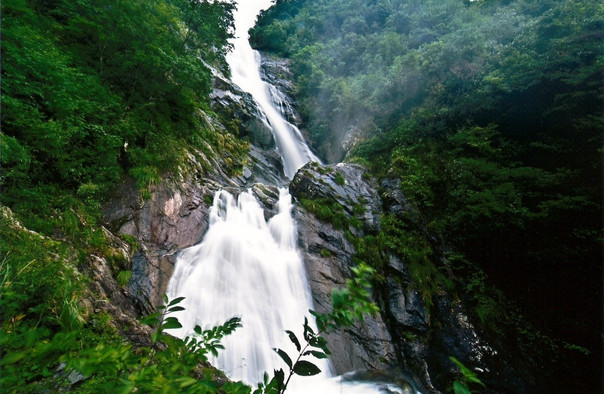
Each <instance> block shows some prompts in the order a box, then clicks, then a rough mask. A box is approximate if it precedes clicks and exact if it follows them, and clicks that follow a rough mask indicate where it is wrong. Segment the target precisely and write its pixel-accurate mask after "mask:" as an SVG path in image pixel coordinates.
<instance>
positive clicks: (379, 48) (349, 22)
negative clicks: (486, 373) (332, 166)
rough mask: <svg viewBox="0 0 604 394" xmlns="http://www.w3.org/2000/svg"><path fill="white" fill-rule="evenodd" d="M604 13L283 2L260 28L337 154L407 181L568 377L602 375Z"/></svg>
mask: <svg viewBox="0 0 604 394" xmlns="http://www.w3.org/2000/svg"><path fill="white" fill-rule="evenodd" d="M603 18H604V9H603V7H602V5H601V4H599V3H597V2H591V1H585V0H561V1H557V0H556V1H554V0H552V1H531V0H526V1H524V0H523V1H520V0H519V1H515V0H505V1H504V0H500V1H497V0H493V1H491V0H478V1H462V0H446V1H431V0H428V1H414V0H405V1H403V0H372V1H355V0H346V1H344V0H341V1H340V0H278V1H277V2H276V6H275V7H273V8H271V9H269V10H268V11H266V12H265V13H264V14H263V16H262V17H261V18H260V20H259V24H258V26H257V27H256V28H255V29H253V30H252V41H253V43H254V44H255V46H256V47H257V48H259V49H260V50H264V51H269V52H272V53H275V54H278V55H280V56H284V57H287V58H289V59H291V67H292V70H293V72H294V75H295V82H296V84H295V91H296V98H297V99H298V105H299V108H300V111H301V113H302V116H303V119H304V127H305V128H306V129H307V130H308V132H309V135H310V136H311V139H312V143H313V144H314V146H315V148H316V150H317V151H318V152H319V153H320V155H321V156H322V157H323V158H324V159H326V160H327V161H331V162H333V161H339V160H341V159H343V158H344V157H346V158H347V159H349V160H359V161H361V162H363V163H365V164H367V165H368V166H370V167H371V168H372V169H373V171H374V172H375V173H376V174H381V175H382V176H389V177H391V176H397V177H399V178H400V179H401V188H402V191H403V192H404V193H405V194H406V195H407V196H408V197H409V198H410V199H411V200H412V201H413V202H414V203H415V204H417V206H419V207H420V209H421V210H422V212H423V213H424V214H425V217H426V220H427V221H428V226H429V228H431V229H432V230H434V231H436V232H437V233H439V234H441V236H442V237H443V238H444V239H445V240H446V242H447V244H448V245H450V247H451V248H452V251H451V255H450V258H449V261H450V264H451V267H452V269H453V270H454V271H455V272H456V274H458V275H460V276H461V277H463V278H465V279H464V280H463V284H462V286H464V287H465V290H467V291H468V293H467V294H468V297H469V298H470V300H471V303H472V304H473V305H474V310H475V313H476V314H477V316H478V317H479V318H480V319H481V320H482V322H483V324H484V325H485V326H486V327H488V329H489V330H491V331H492V332H497V333H499V334H498V335H501V334H502V333H506V334H505V335H508V336H510V337H518V338H520V341H521V342H523V343H525V345H524V346H527V347H528V348H532V350H531V351H532V353H533V354H534V357H536V359H538V360H540V361H539V362H543V363H544V364H543V365H544V368H546V369H548V368H550V369H552V370H553V371H554V373H553V374H552V376H555V377H556V382H552V385H553V387H558V388H559V389H560V390H561V391H564V389H562V387H568V389H569V390H570V388H573V389H574V390H576V389H577V387H579V388H580V390H579V391H584V392H588V391H594V392H595V391H598V390H599V388H600V382H601V371H602V369H601V364H600V362H601V330H602V313H601V312H602V204H601V203H602V130H604V127H603V126H604V124H603V120H604V118H603V114H604V112H603V109H604V106H603V104H604V101H603V100H604V97H603V89H604V85H603V84H602V81H603V80H604V79H603V77H604V76H603V71H604V67H603V66H604V64H603V61H604V57H603V52H602V38H603V36H604V19H603ZM394 227H395V231H398V233H397V234H399V235H402V236H403V237H404V236H406V235H407V236H408V235H409V234H405V232H404V228H396V226H394ZM386 247H390V248H391V250H393V251H395V250H396V248H411V249H414V248H415V250H416V251H417V250H419V251H421V247H419V246H413V245H411V246H409V245H408V243H407V245H400V244H399V245H389V246H386ZM443 269H444V268H443ZM430 275H431V280H433V281H438V280H441V279H439V278H442V275H441V274H439V271H438V269H436V268H435V269H434V270H433V271H432V273H431V274H430ZM487 278H488V279H487ZM493 284H494V285H495V286H496V287H497V288H498V289H499V290H495V289H493V288H491V287H490V286H491V285H493ZM436 288H438V286H436ZM508 304H509V305H508ZM506 305H507V306H506ZM513 305H515V306H513ZM516 307H519V310H516V311H515V312H512V310H515V309H514V308H516ZM520 315H522V316H523V317H521V316H520ZM527 324H528V326H530V327H532V328H527V327H528V326H527ZM529 344H530V345H529ZM588 352H589V355H586V353H588ZM551 360H554V362H553V364H554V365H552V363H551ZM557 385H560V386H557Z"/></svg>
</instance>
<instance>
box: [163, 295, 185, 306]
mask: <svg viewBox="0 0 604 394" xmlns="http://www.w3.org/2000/svg"><path fill="white" fill-rule="evenodd" d="M166 299H167V297H166ZM184 299H185V297H178V298H175V299H173V300H172V301H170V303H169V304H168V306H172V305H176V304H178V303H180V302H181V301H182V300H184ZM166 302H167V301H166Z"/></svg>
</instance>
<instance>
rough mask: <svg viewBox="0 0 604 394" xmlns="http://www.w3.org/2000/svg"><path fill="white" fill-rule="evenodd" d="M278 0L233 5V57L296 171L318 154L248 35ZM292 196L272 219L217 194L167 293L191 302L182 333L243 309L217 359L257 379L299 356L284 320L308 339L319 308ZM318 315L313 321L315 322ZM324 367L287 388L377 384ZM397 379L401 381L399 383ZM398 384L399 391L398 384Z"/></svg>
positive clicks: (251, 204) (320, 390)
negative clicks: (284, 106)
mask: <svg viewBox="0 0 604 394" xmlns="http://www.w3.org/2000/svg"><path fill="white" fill-rule="evenodd" d="M270 4H271V0H242V2H241V3H240V4H239V8H238V11H237V12H236V14H235V21H236V34H237V35H238V38H236V39H235V40H234V41H233V44H234V46H235V47H234V51H233V52H232V54H231V55H230V56H229V57H228V59H227V60H228V62H229V65H230V66H231V70H232V78H233V82H235V83H236V84H237V85H239V86H240V87H241V88H242V89H243V90H245V91H247V92H249V93H251V94H252V96H253V97H254V99H255V100H256V101H257V103H258V105H259V107H260V108H261V109H262V111H263V112H264V113H265V114H266V118H267V120H268V122H269V124H270V125H271V126H272V129H273V133H274V136H275V140H276V142H277V146H278V150H279V153H280V154H281V156H282V158H283V162H284V172H285V175H286V176H287V177H288V178H289V179H291V178H292V177H293V176H294V174H295V172H296V171H297V170H298V169H299V168H300V167H301V166H303V165H304V164H306V163H307V162H308V161H310V160H316V157H315V156H314V155H313V154H312V153H311V152H310V150H309V149H308V147H307V145H306V144H305V142H304V140H303V138H302V136H301V135H300V132H299V131H298V129H297V128H296V127H295V126H293V125H291V124H290V123H288V122H287V121H285V119H284V118H283V116H282V115H281V113H280V112H279V110H278V109H277V107H276V105H279V96H278V95H271V93H270V87H269V85H268V84H266V83H265V82H263V81H262V80H261V79H260V73H259V68H260V66H259V55H258V53H256V52H255V51H253V50H252V48H251V47H250V45H249V43H248V35H247V31H248V30H249V28H251V27H252V25H253V23H254V22H255V15H257V14H258V13H259V12H260V10H262V9H265V8H267V7H268V6H269V5H270ZM291 209H292V203H291V196H290V195H289V193H288V191H287V189H285V188H284V189H281V190H280V197H279V202H278V214H277V215H275V216H273V217H272V218H271V219H270V220H269V221H268V222H267V221H265V219H264V212H263V210H262V208H261V207H260V205H259V203H258V201H257V200H256V199H255V197H254V196H253V195H252V194H251V193H250V192H243V193H241V194H240V195H239V197H238V198H235V197H233V196H232V195H231V194H230V193H228V192H226V191H220V192H218V193H216V195H215V196H214V202H213V206H212V208H211V210H210V225H209V228H208V232H207V233H206V234H205V236H204V238H203V240H202V242H201V244H199V245H196V246H193V247H191V248H188V249H185V250H183V251H182V253H181V254H180V255H179V257H178V260H177V262H176V267H175V270H174V273H173V275H172V278H171V279H170V283H169V285H168V290H167V294H168V297H169V298H170V299H174V298H176V297H181V296H182V297H186V298H185V300H184V301H183V303H182V304H181V305H182V306H184V307H185V308H186V309H185V311H184V312H179V313H178V314H176V315H175V316H176V317H178V319H179V321H180V322H181V324H182V325H183V328H182V329H180V330H174V331H178V332H173V333H174V334H176V335H178V336H180V337H185V336H187V335H191V333H192V332H193V328H194V326H196V325H199V326H201V327H202V328H204V329H208V328H211V327H213V326H216V325H219V324H223V323H224V322H225V321H227V320H228V319H230V318H232V317H234V316H237V317H240V318H241V319H242V326H243V327H241V328H239V329H238V330H236V331H235V333H233V334H231V335H229V336H227V337H225V338H224V339H223V341H222V344H223V345H224V347H225V350H223V351H221V352H220V353H219V356H218V357H217V358H212V359H211V360H210V362H211V363H212V364H213V365H214V366H216V367H217V368H218V369H220V370H222V371H224V372H225V373H226V374H227V376H229V378H231V379H233V380H242V381H243V382H245V383H247V384H249V385H251V386H252V387H255V386H256V385H257V384H258V383H259V382H261V381H262V379H263V374H264V372H268V373H269V375H271V376H272V373H273V370H275V369H279V368H283V369H284V371H286V373H287V371H288V368H287V366H286V365H285V363H284V362H283V361H282V360H281V359H280V358H279V357H278V355H277V354H276V353H275V352H274V351H273V350H272V349H273V348H281V349H283V350H285V351H286V352H287V353H288V354H289V355H290V356H292V359H294V360H295V359H296V357H297V356H296V355H297V353H298V352H297V351H296V348H295V347H294V345H293V344H292V343H291V342H290V340H289V338H288V336H287V334H286V333H285V330H291V331H293V332H295V333H296V335H297V336H298V338H299V339H300V340H301V341H303V335H302V323H303V321H304V316H307V317H309V320H310V321H311V322H312V321H313V320H312V319H311V318H310V316H309V313H308V310H309V309H312V299H311V294H310V287H309V285H308V283H307V280H306V271H305V269H304V264H303V261H302V258H301V256H300V255H299V253H298V251H297V249H296V244H297V239H296V226H295V223H294V220H293V218H292V215H291ZM312 324H313V323H311V325H312ZM309 361H312V362H313V363H314V364H316V365H317V366H318V367H319V368H320V369H321V370H322V371H323V372H322V373H321V374H319V375H317V376H315V377H311V378H309V377H298V376H294V377H293V378H292V380H291V382H290V384H289V386H288V390H287V392H288V393H313V394H333V393H358V394H365V393H376V392H379V389H378V388H377V386H375V385H372V384H360V383H348V382H343V381H342V380H341V379H340V378H337V377H336V378H332V377H331V375H332V374H331V371H330V366H329V363H328V362H327V361H325V360H316V359H314V360H309ZM391 389H393V388H391ZM393 390H394V391H392V392H401V393H402V391H400V390H398V389H393Z"/></svg>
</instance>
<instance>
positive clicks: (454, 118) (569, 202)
mask: <svg viewBox="0 0 604 394" xmlns="http://www.w3.org/2000/svg"><path fill="white" fill-rule="evenodd" d="M241 1H246V0H241ZM234 9H235V5H234V4H232V3H230V2H214V1H207V0H200V1H196V0H155V1H146V0H128V1H120V0H115V1H109V0H107V1H88V0H50V1H41V0H4V1H2V136H1V139H0V143H1V155H2V157H1V159H2V173H1V187H2V191H1V194H0V202H1V204H2V206H1V207H0V213H1V215H2V226H1V227H0V237H1V244H0V248H1V249H0V252H1V253H0V293H1V294H0V313H1V316H0V320H1V321H0V327H1V331H2V334H1V335H0V391H3V392H58V391H68V390H71V391H81V392H134V391H140V392H159V391H162V392H227V393H249V392H251V390H252V389H251V388H250V387H249V386H246V385H243V384H241V383H237V382H229V381H228V380H227V379H225V377H224V375H223V374H222V373H220V372H218V371H216V370H215V369H213V368H209V367H208V364H207V359H208V356H209V354H210V353H214V352H217V351H218V349H220V344H219V341H220V339H221V338H222V337H223V336H224V335H228V334H230V333H231V332H233V331H234V330H235V329H238V327H239V322H238V321H237V319H232V320H230V321H228V322H227V324H225V325H223V326H221V327H220V328H217V329H214V330H207V331H204V332H203V333H202V334H203V336H205V338H206V339H205V341H206V342H204V343H201V342H199V343H195V344H193V345H191V343H189V344H188V345H187V344H185V343H184V342H183V341H182V340H179V339H177V338H175V337H172V336H170V335H167V334H166V333H165V330H168V329H171V328H175V327H177V324H178V323H177V322H175V321H174V320H170V318H169V317H168V318H167V319H165V320H163V322H162V319H163V318H164V317H166V314H169V313H172V312H175V311H180V310H181V309H182V308H181V307H180V306H179V305H178V304H179V300H165V304H166V306H167V308H164V309H161V308H162V307H161V306H160V307H159V309H158V311H156V312H157V313H153V314H151V316H150V318H149V319H147V320H145V321H144V322H143V323H144V324H141V323H140V322H139V321H138V317H140V316H139V315H141V314H142V312H148V311H141V310H140V309H136V310H133V311H132V316H136V319H134V318H130V317H124V316H122V315H120V310H119V308H117V307H116V306H115V305H113V302H114V300H113V299H112V298H111V297H110V296H112V294H111V293H112V292H113V293H115V294H119V295H120V296H123V295H124V294H127V292H128V290H127V289H129V287H128V285H129V283H131V282H132V281H131V279H132V276H133V271H134V268H133V267H134V260H135V256H134V255H135V254H136V253H138V252H140V255H144V253H143V252H145V251H144V250H143V249H145V247H146V246H145V245H142V241H141V239H140V238H139V239H137V238H135V237H133V236H128V234H124V233H119V232H118V231H115V232H114V233H112V232H111V231H109V230H108V227H110V225H109V224H108V223H107V220H105V218H103V212H102V209H103V208H102V207H103V206H104V205H106V204H107V203H108V201H110V200H111V199H112V198H114V197H115V196H116V195H118V196H121V195H122V194H127V192H128V191H129V190H126V189H128V185H131V186H132V190H133V193H134V194H136V198H134V200H135V201H134V203H133V205H137V204H138V205H140V206H137V207H135V208H133V211H134V210H135V209H141V210H142V209H143V208H141V207H143V206H148V205H152V204H156V203H157V201H155V200H152V198H151V196H152V193H153V192H155V191H157V190H156V189H158V188H156V187H157V186H158V185H159V184H161V183H162V182H163V181H164V180H165V179H168V178H170V177H173V178H176V177H178V176H183V177H184V176H186V175H190V174H191V173H194V172H195V170H194V169H192V168H191V163H192V162H193V163H197V164H199V163H202V164H199V166H200V167H203V168H202V170H203V171H206V172H209V171H211V170H216V168H212V167H213V166H214V167H220V165H217V164H216V163H222V164H224V168H220V169H219V170H220V171H222V173H221V175H224V177H226V178H233V179H235V178H237V177H240V176H241V174H242V173H244V171H243V169H244V168H245V164H246V163H245V160H247V156H246V155H248V154H249V151H250V141H249V138H248V136H246V135H242V133H243V132H244V128H245V127H244V126H242V125H243V124H244V123H245V120H242V119H239V118H237V117H236V116H237V115H241V114H244V111H239V112H237V111H232V112H228V110H227V111H226V112H228V114H227V116H225V113H224V112H223V113H221V114H217V113H215V112H214V109H215V108H214V107H213V106H212V98H211V97H212V94H213V88H214V87H213V86H212V83H213V78H215V75H214V71H216V70H218V71H219V72H222V73H223V74H224V75H228V70H227V68H228V67H227V64H226V61H225V55H226V54H227V53H228V51H229V50H230V47H231V46H230V44H229V39H230V38H231V37H232V33H233V30H232V29H233V12H234ZM251 33H252V34H251V37H252V41H253V43H254V45H255V46H256V47H257V48H259V49H260V50H262V51H265V52H270V53H272V54H276V55H278V56H281V57H285V58H288V59H290V65H291V70H292V71H293V75H294V81H293V82H294V84H293V88H294V91H295V96H296V97H295V98H296V100H297V109H298V110H299V111H300V113H301V116H302V119H303V123H304V124H303V126H304V129H305V130H306V131H307V132H308V134H309V136H310V137H311V139H312V141H311V142H312V144H313V147H314V150H315V151H316V152H317V153H318V154H319V156H321V158H322V159H324V160H325V161H326V162H330V163H331V162H333V163H335V162H339V161H342V160H346V161H356V162H360V163H362V164H364V165H365V166H367V167H368V168H370V174H368V175H372V176H376V177H378V178H384V179H386V178H387V179H388V180H389V181H391V180H392V179H395V178H396V179H397V180H398V181H400V183H396V182H391V183H390V184H393V185H397V187H398V185H400V192H401V193H400V195H401V196H403V195H404V198H406V199H408V200H409V202H410V204H411V205H413V206H415V207H417V208H418V212H421V216H422V217H421V221H422V226H423V225H424V224H425V226H424V227H425V228H426V231H424V232H421V231H417V230H416V229H412V228H410V227H409V226H408V224H407V223H406V222H404V221H401V220H399V219H400V218H398V217H395V216H394V215H388V214H384V217H383V218H382V221H381V224H380V225H381V227H380V232H379V233H375V234H373V233H372V234H370V235H368V236H367V237H365V238H358V239H355V242H356V243H355V247H356V248H357V250H356V252H355V253H357V254H356V255H355V258H358V259H362V260H364V261H366V262H367V263H369V264H370V265H371V267H370V268H369V267H368V268H367V272H370V273H371V275H372V277H371V280H372V282H373V285H374V288H377V287H378V286H379V285H380V284H383V283H384V282H385V278H384V271H383V269H384V264H386V263H385V262H384V261H385V260H387V258H388V256H389V255H396V256H399V257H400V258H401V261H404V263H405V264H406V265H407V266H408V267H409V270H410V272H411V274H410V276H412V277H413V278H414V279H415V280H416V282H415V283H414V284H413V286H415V287H414V288H413V290H417V291H418V292H419V293H421V297H422V300H423V301H424V302H425V304H426V305H427V306H428V307H427V309H429V306H430V301H431V298H432V297H433V296H434V295H435V294H436V293H447V295H449V294H450V295H451V298H452V299H455V300H460V303H461V302H463V303H464V304H465V305H469V306H470V307H471V309H472V313H473V315H472V316H471V317H472V319H473V321H478V322H480V323H481V326H480V327H479V329H480V330H481V334H482V333H483V332H484V333H486V335H488V336H489V340H490V341H491V343H495V344H497V345H498V346H499V347H500V348H504V349H510V354H511V356H510V357H515V356H516V355H517V354H518V357H524V356H525V355H526V354H529V355H530V356H531V360H530V363H533V362H534V364H535V365H536V366H537V368H539V369H542V370H543V371H546V372H545V373H544V376H549V377H554V378H555V379H550V380H549V381H548V382H547V387H543V389H544V391H549V392H597V391H598V390H600V388H601V387H600V384H601V372H602V365H601V357H602V354H601V350H602V343H601V340H602V336H601V335H602V130H603V129H604V127H603V126H604V125H603V120H604V118H603V116H604V111H603V110H604V101H603V100H604V97H603V89H604V85H603V83H602V81H603V80H604V75H603V72H604V64H603V63H604V57H603V49H602V39H603V37H604V7H603V6H602V5H601V4H599V3H598V2H594V1H589V0H545V1H537V0H423V1H422V0H365V1H360V0H276V1H275V5H274V6H273V7H272V8H271V9H269V10H267V11H266V12H264V13H263V15H262V17H261V18H260V19H259V24H258V26H257V27H256V28H254V29H253V30H252V31H251ZM214 82H216V80H214ZM220 83H222V84H225V82H224V81H221V82H220ZM220 88H224V86H220ZM223 93H224V92H223ZM228 96H229V95H228V94H226V93H225V94H224V97H228ZM224 97H223V98H224ZM229 110H230V109H229ZM244 115H245V114H244ZM246 116H249V114H247V115H246ZM248 120H249V119H248ZM259 123H262V122H259ZM269 134H270V133H269ZM208 158H209V159H208ZM210 159H216V161H212V160H210ZM273 159H274V160H273V161H267V163H269V164H268V165H269V166H270V165H274V164H275V163H277V165H275V167H276V169H275V171H279V168H277V167H278V159H275V158H274V157H273ZM204 166H205V167H204ZM319 167H320V166H317V167H316V168H314V167H312V168H310V169H313V168H314V169H313V170H316V171H318V172H319V173H320V172H321V171H322V172H324V174H323V175H325V176H326V177H328V176H329V175H330V174H329V173H327V172H326V171H327V170H324V169H321V168H319ZM223 170H224V171H223ZM307 170H309V169H307ZM217 171H218V170H217ZM326 174H327V175H326ZM338 175H339V177H337V176H336V175H334V176H336V178H334V179H335V181H334V182H335V185H339V186H342V185H344V184H346V180H345V179H344V178H343V176H342V175H341V174H340V173H338ZM193 176H199V174H198V173H195V174H194V175H193ZM199 177H201V176H199ZM171 180H173V179H171ZM225 183H228V182H225ZM232 183H233V182H231V183H229V185H230V186H232ZM223 186H224V185H218V186H216V187H223ZM241 188H242V189H243V186H242V187H241ZM208 190H210V189H208ZM263 190H264V189H263ZM386 191H387V190H379V192H380V193H382V194H384V193H383V192H386ZM160 192H161V190H160ZM169 192H170V193H172V192H173V190H170V191H169ZM170 193H167V194H170ZM208 193H209V192H208ZM158 194H159V193H158ZM172 194H174V193H172ZM187 197H191V196H186V197H185V199H186V198H187ZM193 197H194V198H191V199H190V200H187V201H189V202H191V204H190V205H194V204H197V205H195V206H194V207H193V208H191V209H197V208H198V207H202V206H203V207H205V208H208V209H209V206H210V205H211V202H212V201H211V200H212V199H211V194H206V195H201V194H200V195H195V196H193ZM193 200H194V201H193ZM161 201H163V200H161ZM128 203H130V201H128ZM297 203H298V205H299V206H300V207H301V208H300V209H306V210H307V211H308V212H310V213H312V214H315V215H316V216H317V218H318V220H320V221H321V222H322V223H323V224H325V223H329V222H330V221H331V222H332V224H333V225H334V226H335V227H338V226H340V227H341V230H342V231H345V228H346V227H347V226H348V223H347V222H346V220H344V219H342V217H343V213H342V212H341V211H337V210H336V208H338V209H340V210H342V209H343V208H342V206H337V204H333V201H331V200H329V199H324V200H304V199H301V200H300V201H298V202H297ZM145 204H147V205H145ZM156 205H157V206H158V207H159V208H157V207H156V208H157V209H158V210H160V211H161V210H162V209H164V206H163V205H162V204H159V203H157V204H156ZM170 207H172V206H170ZM170 207H169V208H170ZM361 208H362V207H361V206H360V205H359V206H356V207H355V209H356V210H360V211H362V209H361ZM170 210H171V211H174V209H170ZM360 211H359V212H358V214H359V215H360V214H362V213H363V212H360ZM187 214H190V211H187ZM191 216H192V215H191ZM376 216H377V215H376ZM164 219H165V216H162V217H160V218H159V219H158V220H159V221H161V220H164ZM357 221H358V220H357ZM357 224H358V223H357ZM196 225H199V223H196ZM198 227H202V226H200V225H199V226H198ZM200 231H201V230H200ZM428 233H429V234H432V235H433V234H435V235H437V237H438V239H436V237H433V238H429V237H428V235H427V234H428ZM141 238H142V237H141ZM351 238H353V237H352V236H351ZM442 245H446V246H447V247H446V250H444V247H443V250H436V249H437V248H441V247H442ZM177 246H178V247H179V246H180V245H176V246H174V245H170V247H177ZM141 251H142V252H141ZM168 252H170V253H174V252H175V251H174V250H169V251H168ZM318 253H319V254H320V257H321V258H331V257H333V256H331V255H330V252H329V251H328V250H324V249H321V250H320V251H319V252H318ZM442 255H445V256H446V259H442V260H446V261H442V264H441V265H438V264H436V263H435V260H439V259H440V256H442ZM137 256H138V255H137ZM139 257H140V256H139ZM95 264H96V265H95ZM99 267H101V268H102V269H100V268H99ZM99 277H101V278H100V279H99ZM365 279H367V278H364V279H363V289H362V290H363V291H362V294H369V291H368V290H367V289H366V288H365V287H367V288H368V287H369V286H368V285H367V286H365ZM367 280H368V279H367ZM100 282H102V283H103V284H106V283H111V285H112V286H113V285H114V288H110V289H109V288H106V289H101V290H100V291H98V289H97V288H93V286H97V287H98V284H99V283H100ZM376 284H377V285H378V286H376ZM95 291H97V293H95V294H94V295H91V294H92V293H94V292H95ZM103 295H104V296H106V297H104V296H103ZM344 295H346V292H345V291H343V292H341V293H340V296H341V297H340V298H341V299H347V300H348V299H349V298H345V297H344ZM129 296H130V297H131V298H132V299H136V295H132V294H129ZM91 299H93V300H94V301H95V302H96V303H95V304H94V305H93V304H92V303H91V301H90V300H91ZM418 299H419V298H418ZM132 302H134V301H132ZM418 302H419V301H418ZM340 303H341V304H343V305H344V304H347V303H348V304H353V305H352V306H353V307H354V306H355V305H354V303H351V302H340ZM99 305H101V306H99ZM155 306H157V305H155ZM155 306H154V307H155ZM340 306H342V305H340ZM344 306H345V305H344ZM373 308H374V305H371V308H369V309H373ZM143 309H144V308H143ZM116 311H117V312H116ZM361 312H362V311H361ZM361 312H358V314H360V313H361ZM428 315H429V313H428ZM428 320H429V319H428ZM431 323H432V322H431ZM435 324H439V322H435ZM426 326H427V327H428V325H426ZM430 327H432V326H430ZM305 328H306V327H305ZM243 329H244V328H243ZM431 329H432V328H430V330H431ZM200 332H201V330H200ZM125 333H126V334H125ZM408 335H410V336H413V333H408ZM322 345H324V344H322ZM192 349H193V350H195V351H193V352H192V351H191V350H192ZM279 356H281V354H279ZM439 356H442V355H439ZM446 356H448V355H445V358H447V357H446ZM281 357H283V356H281ZM284 360H285V359H284ZM447 361H448V358H447ZM521 361H524V360H521ZM290 362H291V360H290ZM530 363H527V364H530ZM268 372H272V371H268ZM302 372H304V371H302ZM437 372H438V371H437ZM494 374H497V371H494ZM479 377H480V376H479ZM265 383H266V382H265ZM449 383H450V382H447V384H449ZM273 389H274V387H273ZM220 390H222V391H220ZM265 392H271V391H268V389H267V390H266V391H265Z"/></svg>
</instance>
